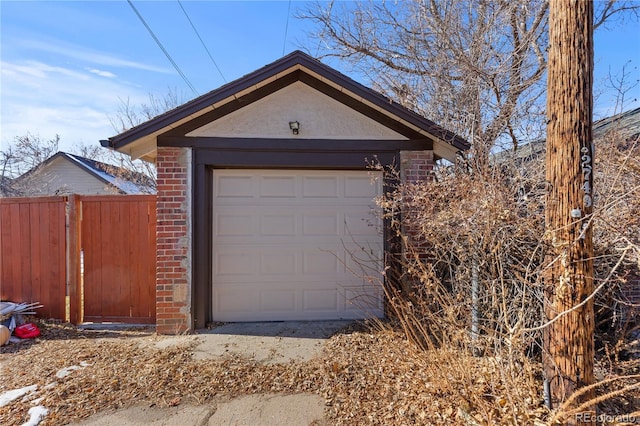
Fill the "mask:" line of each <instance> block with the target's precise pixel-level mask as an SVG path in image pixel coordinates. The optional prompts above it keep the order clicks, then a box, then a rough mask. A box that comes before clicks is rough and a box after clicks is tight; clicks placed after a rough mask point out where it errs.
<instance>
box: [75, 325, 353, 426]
mask: <svg viewBox="0 0 640 426" xmlns="http://www.w3.org/2000/svg"><path fill="white" fill-rule="evenodd" d="M352 323H353V322H352V321H294V322H255V323H229V324H224V325H221V326H218V327H216V328H213V329H211V330H198V331H197V333H196V334H193V335H187V336H166V337H163V338H162V339H160V340H159V341H157V342H156V343H155V346H156V347H157V348H159V349H163V348H167V347H170V346H173V345H190V344H194V343H195V349H194V355H193V356H194V358H195V359H201V360H202V359H212V358H220V357H225V356H238V355H239V356H242V357H245V358H247V359H252V360H255V361H257V362H259V363H264V364H279V363H289V362H305V361H308V360H310V359H311V358H313V357H315V356H317V355H320V353H321V352H322V347H323V345H324V342H325V341H326V340H327V339H328V338H329V337H331V336H332V335H333V334H335V333H336V332H338V331H339V330H340V329H343V328H345V327H347V326H349V325H350V324H352ZM324 406H325V404H324V399H323V398H322V397H321V396H319V395H315V394H294V395H278V394H264V395H247V396H242V397H239V398H235V399H232V400H229V401H224V402H217V403H212V404H209V405H204V406H178V407H168V408H155V407H132V408H128V409H126V410H119V411H117V412H113V413H106V414H100V415H96V416H92V417H91V418H89V419H87V420H86V421H83V422H82V423H77V424H78V425H84V426H115V425H123V426H138V425H139V426H142V425H154V426H172V425H176V426H178V425H180V426H182V425H184V426H190V425H207V426H217V425H248V426H271V425H273V426H276V425H285V424H286V425H291V426H295V425H301V426H302V425H304V426H308V425H314V426H321V425H324V424H325V420H324Z"/></svg>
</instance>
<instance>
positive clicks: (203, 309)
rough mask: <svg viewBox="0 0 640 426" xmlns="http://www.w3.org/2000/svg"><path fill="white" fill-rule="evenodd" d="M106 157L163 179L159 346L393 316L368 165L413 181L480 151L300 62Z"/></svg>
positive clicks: (264, 74) (228, 89)
mask: <svg viewBox="0 0 640 426" xmlns="http://www.w3.org/2000/svg"><path fill="white" fill-rule="evenodd" d="M101 143H102V145H103V146H105V147H109V148H112V149H115V150H118V151H120V152H125V153H127V154H129V155H131V156H132V158H134V159H135V158H141V159H144V160H147V161H151V162H155V163H156V166H157V182H158V204H157V214H158V216H157V220H158V222H157V223H158V227H157V244H158V246H157V247H158V252H157V278H156V279H157V286H156V290H157V291H156V297H157V304H156V305H157V331H158V332H159V333H176V332H179V331H182V330H184V329H189V328H202V327H205V325H206V324H207V323H209V322H211V321H257V320H319V319H340V318H364V317H367V316H382V315H384V300H383V294H382V291H381V289H380V286H379V285H377V284H376V283H371V282H369V280H368V279H367V278H366V277H364V276H358V274H364V275H369V276H370V277H371V278H373V279H376V278H377V279H379V280H382V279H383V277H382V276H381V275H380V271H381V270H382V265H381V264H380V262H381V259H382V258H383V250H384V248H385V246H386V245H387V244H388V241H389V238H387V237H389V232H388V231H389V230H388V229H386V225H385V224H383V223H381V221H380V220H379V218H378V217H376V216H375V215H374V214H372V212H373V210H375V207H374V198H375V197H376V196H378V195H381V194H382V193H383V191H384V190H385V189H388V188H390V185H391V184H392V182H386V181H384V179H383V178H382V173H381V172H379V171H373V170H371V169H370V168H369V167H368V164H369V163H371V162H375V161H377V162H379V163H380V164H382V165H384V166H388V167H397V168H399V169H400V171H401V176H402V177H403V179H404V180H406V181H414V180H417V179H423V178H425V177H427V176H428V175H429V173H430V171H431V170H432V168H433V165H434V162H435V161H436V160H438V159H441V158H445V159H448V160H451V161H453V160H454V159H455V157H456V155H457V154H458V153H459V152H460V151H462V150H466V149H468V147H469V145H468V143H467V142H466V141H464V140H463V139H461V138H460V137H458V136H456V135H455V134H453V133H451V132H449V131H447V130H445V129H443V128H441V127H440V126H438V125H436V124H435V123H433V122H431V121H429V120H427V119H425V118H423V117H422V116H419V115H417V114H415V113H414V112H412V111H410V110H408V109H406V108H404V107H402V106H400V105H399V104H397V103H395V102H392V101H391V100H389V99H388V98H386V97H384V96H382V95H381V94H379V93H377V92H375V91H373V90H371V89H368V88H366V87H364V86H362V85H360V84H359V83H357V82H355V81H353V80H351V79H350V78H348V77H346V76H345V75H343V74H341V73H339V72H337V71H335V70H334V69H332V68H330V67H328V66H326V65H324V64H322V63H321V62H319V61H317V60H316V59H313V58H312V57H310V56H308V55H306V54H304V53H302V52H299V51H296V52H293V53H291V54H289V55H288V56H285V57H284V58H282V59H280V60H278V61H276V62H274V63H272V64H270V65H267V66H265V67H263V68H261V69H259V70H257V71H255V72H253V73H251V74H248V75H246V76H244V77H242V78H240V79H238V80H236V81H234V82H231V83H228V84H226V85H224V86H222V87H220V88H219V89H217V90H214V91H212V92H210V93H207V94H205V95H203V96H200V97H198V98H196V99H194V100H192V101H190V102H188V103H186V104H184V105H182V106H180V107H178V108H176V109H174V110H171V111H169V112H167V113H164V114H162V115H160V116H158V117H156V118H154V119H152V120H150V121H147V122H145V123H142V124H140V125H139V126H137V127H134V128H132V129H130V130H128V131H126V132H124V133H121V134H119V135H117V136H114V137H111V138H109V140H105V141H101ZM376 275H377V277H376Z"/></svg>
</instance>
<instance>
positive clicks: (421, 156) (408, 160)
mask: <svg viewBox="0 0 640 426" xmlns="http://www.w3.org/2000/svg"><path fill="white" fill-rule="evenodd" d="M400 162H401V163H402V179H403V180H404V182H405V183H415V182H418V181H421V180H425V179H429V178H430V177H431V174H432V173H433V164H434V163H433V151H402V152H401V153H400Z"/></svg>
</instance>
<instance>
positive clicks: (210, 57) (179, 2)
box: [178, 0, 227, 83]
mask: <svg viewBox="0 0 640 426" xmlns="http://www.w3.org/2000/svg"><path fill="white" fill-rule="evenodd" d="M178 4H179V5H180V9H182V12H184V16H186V17H187V20H188V21H189V23H190V24H191V28H193V31H194V32H195V33H196V35H197V36H198V39H200V43H202V47H204V50H206V51H207V55H209V59H211V62H213V65H214V66H215V67H216V69H217V70H218V72H219V73H220V77H222V80H223V81H224V82H225V83H226V82H227V79H226V78H224V75H222V71H220V68H219V67H218V64H216V61H215V60H214V59H213V56H211V52H209V49H207V46H206V45H205V44H204V41H203V40H202V37H200V33H199V32H198V30H197V29H196V26H195V25H193V22H191V18H190V17H189V15H188V14H187V11H186V10H185V9H184V6H182V2H181V1H180V0H178Z"/></svg>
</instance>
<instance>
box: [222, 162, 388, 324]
mask: <svg viewBox="0 0 640 426" xmlns="http://www.w3.org/2000/svg"><path fill="white" fill-rule="evenodd" d="M213 176H214V177H213V221H214V223H213V235H212V237H213V262H212V265H213V266H212V267H213V271H212V272H213V318H214V320H216V321H279V320H320V319H340V318H344V319H355V318H366V317H372V316H378V317H380V316H382V315H383V304H382V300H383V296H382V291H381V290H382V289H381V288H380V272H379V271H381V264H382V262H381V259H382V249H383V237H382V229H381V221H380V220H379V218H378V217H377V214H375V211H374V209H375V207H374V202H373V199H374V197H375V196H376V195H378V194H380V193H381V190H382V179H381V176H378V179H376V180H375V182H372V178H371V174H370V172H365V171H309V170H306V171H303V170H215V171H214V173H213ZM367 277H373V278H374V281H375V282H373V283H372V282H371V279H370V278H367Z"/></svg>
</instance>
